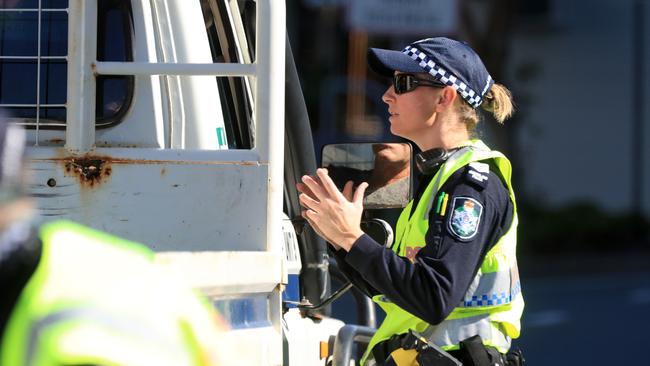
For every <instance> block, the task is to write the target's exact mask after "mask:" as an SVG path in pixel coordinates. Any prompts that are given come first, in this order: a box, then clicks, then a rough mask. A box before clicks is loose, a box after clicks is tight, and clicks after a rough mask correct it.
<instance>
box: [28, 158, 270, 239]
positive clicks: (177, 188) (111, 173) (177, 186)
mask: <svg viewBox="0 0 650 366" xmlns="http://www.w3.org/2000/svg"><path fill="white" fill-rule="evenodd" d="M37 152H38V156H33V158H32V159H31V162H32V165H31V168H32V170H33V177H32V181H33V182H34V184H33V186H32V188H31V194H32V195H33V196H34V197H35V198H36V199H37V202H38V206H39V212H40V215H41V217H42V218H43V219H44V220H54V219H62V218H66V219H71V220H74V221H77V222H80V223H83V224H85V225H88V226H91V227H94V228H97V229H99V230H102V231H106V232H109V233H112V234H115V235H118V236H120V237H124V238H127V239H131V240H135V241H138V242H142V243H144V244H146V245H147V246H149V247H151V248H152V249H154V250H155V251H158V252H160V251H222V250H234V251H264V250H266V249H267V245H268V243H267V241H266V233H267V227H266V222H267V205H268V203H267V191H266V187H267V184H268V183H267V182H268V179H269V177H268V166H267V165H264V164H259V163H258V162H256V161H246V160H242V159H243V158H246V157H245V156H240V155H241V154H239V155H238V154H237V151H232V150H231V151H220V152H219V151H213V152H206V151H183V150H177V151H173V150H153V149H152V150H146V149H99V151H97V152H96V153H92V154H87V155H83V156H67V155H65V154H66V153H65V150H64V149H62V148H51V149H44V148H40V149H38V151H37ZM219 153H220V154H219ZM243 154H244V155H245V154H251V153H250V152H244V153H243ZM135 156H139V158H135ZM148 156H149V158H148ZM154 156H155V159H153V157H154ZM211 159H212V160H211ZM226 159H227V160H226Z"/></svg>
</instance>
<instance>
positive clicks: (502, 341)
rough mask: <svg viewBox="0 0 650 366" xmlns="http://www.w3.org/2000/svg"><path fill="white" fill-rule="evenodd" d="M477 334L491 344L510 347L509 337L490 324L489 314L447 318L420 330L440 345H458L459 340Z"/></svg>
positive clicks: (503, 347) (502, 347)
mask: <svg viewBox="0 0 650 366" xmlns="http://www.w3.org/2000/svg"><path fill="white" fill-rule="evenodd" d="M477 334H478V335H479V336H481V339H483V342H488V343H489V344H490V345H491V346H494V347H498V348H501V349H509V348H510V342H511V339H510V337H508V336H506V335H505V334H504V333H503V332H502V331H500V330H499V329H497V328H495V327H494V326H493V325H492V322H490V314H481V315H477V316H471V317H468V318H460V319H448V320H445V321H443V322H442V323H440V324H438V325H435V326H434V325H430V326H428V327H427V329H425V330H424V332H422V335H423V336H424V337H426V338H427V339H428V340H429V341H431V342H432V343H433V344H435V345H437V346H440V347H445V346H455V345H458V344H460V342H461V341H463V340H465V339H467V338H469V337H472V336H475V335H477Z"/></svg>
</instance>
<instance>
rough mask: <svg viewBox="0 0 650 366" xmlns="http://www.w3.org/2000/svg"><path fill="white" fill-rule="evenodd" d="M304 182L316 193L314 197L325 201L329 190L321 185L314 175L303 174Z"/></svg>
mask: <svg viewBox="0 0 650 366" xmlns="http://www.w3.org/2000/svg"><path fill="white" fill-rule="evenodd" d="M302 182H303V183H304V184H305V185H306V186H307V187H308V188H309V189H310V190H311V192H312V193H313V194H314V195H313V196H312V197H313V198H314V199H317V200H319V201H323V199H325V198H327V197H328V196H329V195H328V194H327V192H326V191H325V190H324V189H323V188H322V187H321V185H320V183H319V182H317V181H316V179H314V178H313V177H311V176H309V175H303V176H302Z"/></svg>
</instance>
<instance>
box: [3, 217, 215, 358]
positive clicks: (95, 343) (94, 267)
mask: <svg viewBox="0 0 650 366" xmlns="http://www.w3.org/2000/svg"><path fill="white" fill-rule="evenodd" d="M40 237H41V240H42V243H43V247H42V255H41V258H40V261H39V264H38V267H37V269H36V271H35V272H34V274H33V275H32V277H31V278H30V279H29V281H28V282H27V284H26V286H25V288H24V289H23V291H22V292H21V294H20V296H19V298H18V300H17V302H16V306H15V307H14V309H13V311H12V313H11V315H10V317H9V319H8V322H7V326H6V328H5V331H4V334H3V337H2V343H1V344H0V365H1V366H16V365H21V366H54V365H86V364H88V365H110V366H122V365H129V366H139V365H142V366H144V365H169V366H172V365H174V366H179V365H181V366H184V365H188V366H189V365H191V366H199V365H201V366H203V365H206V366H207V365H214V363H213V358H212V357H211V355H210V354H209V353H210V352H211V351H210V350H208V347H214V346H218V344H212V343H213V342H212V339H213V338H211V337H213V336H215V335H216V328H215V327H214V326H215V320H216V319H215V314H214V313H213V312H212V310H211V309H210V308H209V304H208V303H207V301H204V300H202V299H201V298H199V297H198V296H197V294H195V293H194V292H193V291H192V290H190V289H188V288H186V287H184V286H181V285H180V284H178V283H175V282H174V280H173V279H172V278H171V276H169V275H166V274H165V273H164V271H162V270H161V269H160V268H159V267H158V266H156V265H154V264H153V261H152V259H153V252H151V251H150V250H149V249H147V248H145V247H144V246H142V245H139V244H136V243H133V242H129V241H127V240H123V239H119V238H116V237H113V236H111V235H108V234H105V233H101V232H97V231H95V230H92V229H89V228H87V227H84V226H81V225H78V224H74V223H71V222H66V221H58V222H54V223H49V224H46V225H43V226H42V227H41V230H40ZM215 340H216V339H215Z"/></svg>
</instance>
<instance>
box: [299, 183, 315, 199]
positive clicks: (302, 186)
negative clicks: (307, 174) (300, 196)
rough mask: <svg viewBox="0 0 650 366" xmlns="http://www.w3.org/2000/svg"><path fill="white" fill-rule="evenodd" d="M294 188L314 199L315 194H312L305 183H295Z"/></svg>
mask: <svg viewBox="0 0 650 366" xmlns="http://www.w3.org/2000/svg"><path fill="white" fill-rule="evenodd" d="M296 189H297V190H298V192H300V193H304V194H306V195H308V196H309V197H311V198H313V199H316V195H315V194H314V192H312V191H311V189H309V187H307V185H306V184H305V183H302V182H298V183H296Z"/></svg>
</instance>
